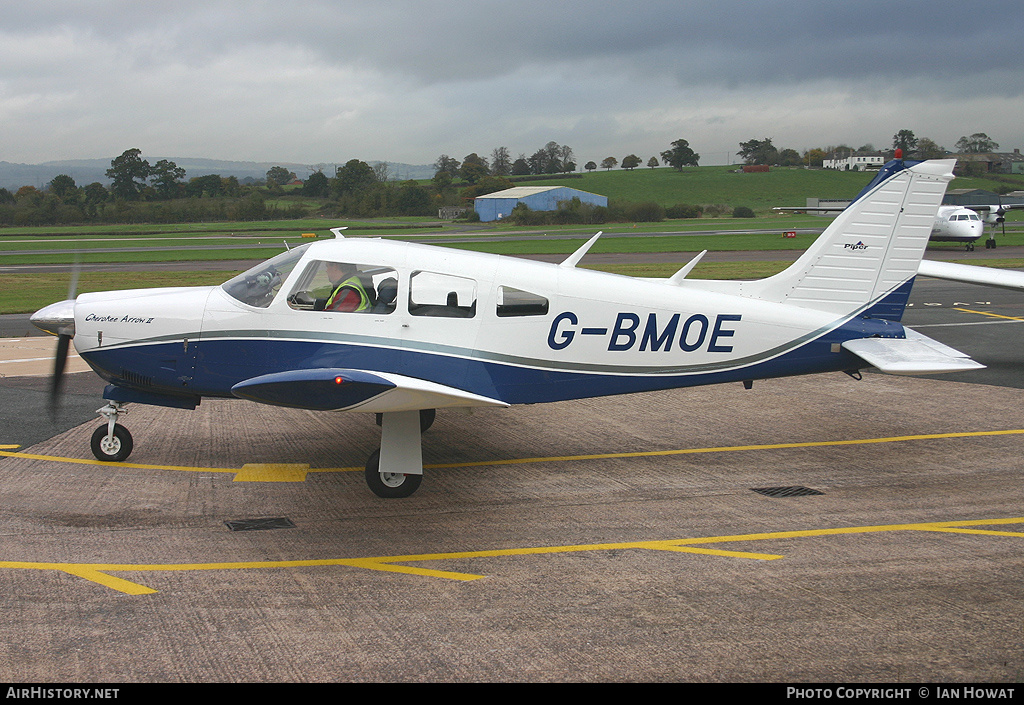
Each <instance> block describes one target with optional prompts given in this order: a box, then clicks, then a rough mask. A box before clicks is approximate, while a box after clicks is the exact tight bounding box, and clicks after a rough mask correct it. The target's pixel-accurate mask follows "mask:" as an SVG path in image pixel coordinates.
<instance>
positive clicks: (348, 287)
mask: <svg viewBox="0 0 1024 705" xmlns="http://www.w3.org/2000/svg"><path fill="white" fill-rule="evenodd" d="M397 294H398V273H397V272H395V270H394V269H392V268H391V267H381V266H377V265H372V264H358V263H354V262H329V261H319V260H318V261H313V262H310V263H309V264H308V265H307V266H306V270H305V271H304V272H303V273H302V276H300V277H299V278H298V280H296V282H295V286H294V287H293V288H292V291H291V293H290V294H289V295H288V305H289V306H291V307H292V308H294V309H298V310H304V311H332V312H335V313H376V314H388V313H391V312H392V311H394V310H395V298H396V296H397Z"/></svg>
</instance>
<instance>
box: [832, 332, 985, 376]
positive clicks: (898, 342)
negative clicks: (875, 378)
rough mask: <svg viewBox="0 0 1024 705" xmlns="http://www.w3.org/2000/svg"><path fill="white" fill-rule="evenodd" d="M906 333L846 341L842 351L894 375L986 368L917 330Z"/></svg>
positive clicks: (928, 373) (930, 373)
mask: <svg viewBox="0 0 1024 705" xmlns="http://www.w3.org/2000/svg"><path fill="white" fill-rule="evenodd" d="M906 333H907V337H906V338H859V339H857V340H847V341H846V342H845V343H843V348H845V349H846V350H849V351H850V352H852V353H853V354H854V355H856V356H857V357H859V358H861V359H862V360H864V361H865V362H867V363H868V364H869V365H871V366H872V367H877V368H878V369H879V370H881V371H882V372H886V373H888V374H892V375H934V374H941V373H945V372H964V371H966V370H980V369H984V367H985V366H984V365H982V364H981V363H979V362H975V361H974V360H972V359H971V358H970V357H968V356H967V355H965V354H964V353H962V352H960V351H959V350H955V349H953V348H951V347H949V346H948V345H944V344H943V343H940V342H939V341H937V340H933V339H931V338H929V337H928V336H926V335H922V334H921V333H918V332H917V331H914V330H910V329H907V330H906Z"/></svg>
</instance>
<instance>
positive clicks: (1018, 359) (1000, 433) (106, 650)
mask: <svg viewBox="0 0 1024 705" xmlns="http://www.w3.org/2000/svg"><path fill="white" fill-rule="evenodd" d="M912 302H913V304H914V305H913V306H912V307H911V308H910V309H909V310H908V313H907V315H906V317H905V322H906V323H908V324H909V325H912V326H914V327H917V328H918V329H919V330H921V331H922V332H924V333H925V334H926V335H929V336H932V337H935V338H937V339H939V340H942V341H943V342H946V343H947V344H950V345H954V347H958V348H959V349H961V350H964V351H965V352H968V353H969V354H971V355H972V356H973V357H975V359H977V360H979V361H980V362H983V363H985V364H988V365H990V367H989V369H987V370H984V371H981V372H977V373H965V374H963V375H960V376H956V377H951V376H945V377H943V378H939V377H935V378H930V379H921V378H903V377H892V376H887V375H881V374H872V373H865V374H864V375H863V379H861V380H860V381H857V380H854V379H852V378H850V377H848V376H846V375H843V374H838V373H837V374H832V375H815V376H808V377H801V378H789V379H778V380H765V381H757V382H755V383H754V387H753V389H751V390H745V389H743V387H742V385H739V384H735V385H726V386H714V387H702V388H696V389H689V390H674V391H667V392H658V393H652V394H638V395H631V396H624V397H611V398H603V399H592V400H582V401H574V402H564V403H558V404H547V405H538V406H520V407H513V408H510V409H503V410H494V409H486V410H478V411H476V412H474V413H473V414H463V413H458V412H454V411H448V412H444V411H442V412H439V413H438V417H437V422H436V423H435V424H434V426H433V427H432V428H431V429H430V430H429V431H428V432H427V433H426V434H425V435H424V460H425V462H426V463H427V464H428V467H427V469H426V475H425V479H424V482H423V486H422V487H421V488H420V490H419V491H418V492H417V493H416V494H415V495H413V496H412V497H410V498H408V499H404V500H383V499H380V498H377V497H376V496H374V495H373V494H371V493H370V491H369V490H368V489H367V488H366V486H365V484H364V482H363V478H362V472H361V468H362V465H363V463H364V461H365V459H366V456H367V455H369V453H370V452H372V451H373V450H374V449H375V448H376V446H377V443H378V439H379V435H378V434H379V430H378V429H377V427H376V426H375V425H374V422H373V417H372V416H369V415H361V414H329V413H316V412H306V411H300V410H288V409H280V408H272V407H266V406H260V405H257V404H251V403H249V402H242V401H237V402H230V401H204V402H203V404H202V405H201V406H200V408H199V409H197V410H196V411H191V412H190V411H181V410H173V409H162V408H157V407H149V406H142V405H133V406H132V407H130V414H129V415H128V416H127V417H126V418H125V419H124V420H123V423H124V424H125V425H126V426H127V427H128V428H130V429H131V431H132V434H133V435H134V437H135V452H134V453H133V455H132V456H131V458H130V459H129V462H127V463H120V464H103V463H98V462H96V461H94V460H92V456H91V453H90V451H89V447H88V445H89V436H90V435H91V433H92V431H93V429H94V428H95V427H96V426H98V421H97V419H96V418H95V414H94V413H92V410H93V409H96V408H98V406H100V404H101V402H100V399H99V391H100V390H101V388H102V383H101V382H99V380H97V379H96V378H95V377H94V376H93V375H92V374H91V373H85V374H75V375H70V376H69V380H68V389H67V392H68V393H67V394H66V395H65V397H64V405H63V407H62V408H63V411H62V412H61V414H60V415H59V416H58V417H57V420H56V421H53V422H52V423H51V424H50V425H49V426H47V424H48V423H50V420H49V416H48V415H47V414H46V413H45V411H44V408H45V400H46V395H47V391H46V389H47V384H48V381H47V379H46V377H45V374H46V364H47V363H46V362H45V361H40V362H39V366H38V367H37V368H36V370H35V371H36V372H37V373H38V374H39V375H41V376H26V375H25V374H24V373H19V374H18V375H5V376H4V377H3V379H0V402H2V403H3V407H2V408H3V412H2V413H3V418H2V421H3V426H4V430H3V431H2V432H0V444H9V445H18V446H20V447H18V448H8V449H6V450H0V452H2V453H3V455H2V456H0V537H2V540H0V546H2V547H3V549H2V551H0V584H2V586H3V589H2V590H0V614H2V615H3V616H2V617H0V619H2V620H3V624H4V634H5V638H4V639H3V640H2V642H0V680H3V681H7V682H96V681H100V682H107V683H117V682H325V681H373V682H476V681H503V682H522V681H534V682H536V681H570V682H613V681H614V682H623V681H628V682H651V681H654V682H658V681H665V682H668V681H673V682H674V681H689V682H716V681H721V682H777V683H787V682H830V683H836V682H850V683H854V682H857V683H867V682H870V683H896V682H903V683H932V682H983V681H992V682H1018V681H1020V680H1021V679H1022V678H1024V648H1022V646H1024V644H1022V640H1024V630H1022V629H1021V624H1022V623H1024V581H1022V580H1021V576H1022V574H1024V487H1022V482H1021V471H1022V469H1024V452H1022V450H1024V404H1022V402H1024V375H1022V372H1024V353H1022V352H1021V351H1024V346H1022V345H1021V343H1024V328H1022V327H1021V326H1020V323H1021V322H1024V294H1018V293H1016V292H1006V291H1000V290H995V289H987V288H983V287H973V286H968V285H957V284H951V283H946V282H939V281H934V280H922V281H919V282H918V284H917V285H915V292H914V296H913V298H912ZM44 352H45V351H44ZM17 354H19V355H21V354H22V353H17ZM33 354H35V353H33ZM26 356H27V354H26ZM37 356H38V357H45V355H42V354H40V355H37ZM6 359H15V358H11V357H10V356H8V358H6ZM16 359H21V358H16ZM4 369H5V368H4V366H3V364H2V363H0V370H4ZM968 375H973V377H969V376H968ZM80 419H81V421H85V423H81V422H80ZM799 487H802V488H807V489H808V490H810V491H811V492H812V493H807V494H801V493H799V492H797V493H793V492H792V491H790V492H782V494H784V495H786V494H789V495H791V496H770V495H771V493H769V494H764V493H762V492H760V491H758V490H765V489H766V488H799ZM268 520H276V521H268ZM228 522H248V524H247V525H244V526H243V527H242V528H250V529H251V528H253V527H254V526H257V527H261V528H263V530H232V528H231V527H229V525H228ZM272 527H281V528H272Z"/></svg>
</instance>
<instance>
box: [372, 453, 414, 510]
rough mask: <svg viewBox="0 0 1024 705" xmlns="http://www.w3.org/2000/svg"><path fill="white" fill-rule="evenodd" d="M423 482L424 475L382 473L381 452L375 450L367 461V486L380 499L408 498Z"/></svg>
mask: <svg viewBox="0 0 1024 705" xmlns="http://www.w3.org/2000/svg"><path fill="white" fill-rule="evenodd" d="M421 482H423V475H406V474H405V473H401V472H381V471H380V451H379V450H375V451H374V452H373V455H371V456H370V458H369V459H368V460H367V461H366V484H367V485H368V486H369V487H370V490H371V491H372V492H373V493H374V494H375V495H377V496H378V497H384V498H386V499H394V498H397V497H408V496H409V495H411V494H412V493H413V492H415V491H416V490H417V489H419V486H420V483H421Z"/></svg>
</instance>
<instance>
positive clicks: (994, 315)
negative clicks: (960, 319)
mask: <svg viewBox="0 0 1024 705" xmlns="http://www.w3.org/2000/svg"><path fill="white" fill-rule="evenodd" d="M953 310H954V311H963V312H964V313H976V314H978V315H979V316H990V317H992V318H1004V319H1006V320H1008V321H1024V318H1020V317H1018V316H1001V315H1000V314H998V313H989V312H988V311H975V310H973V309H969V308H954V309H953Z"/></svg>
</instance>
